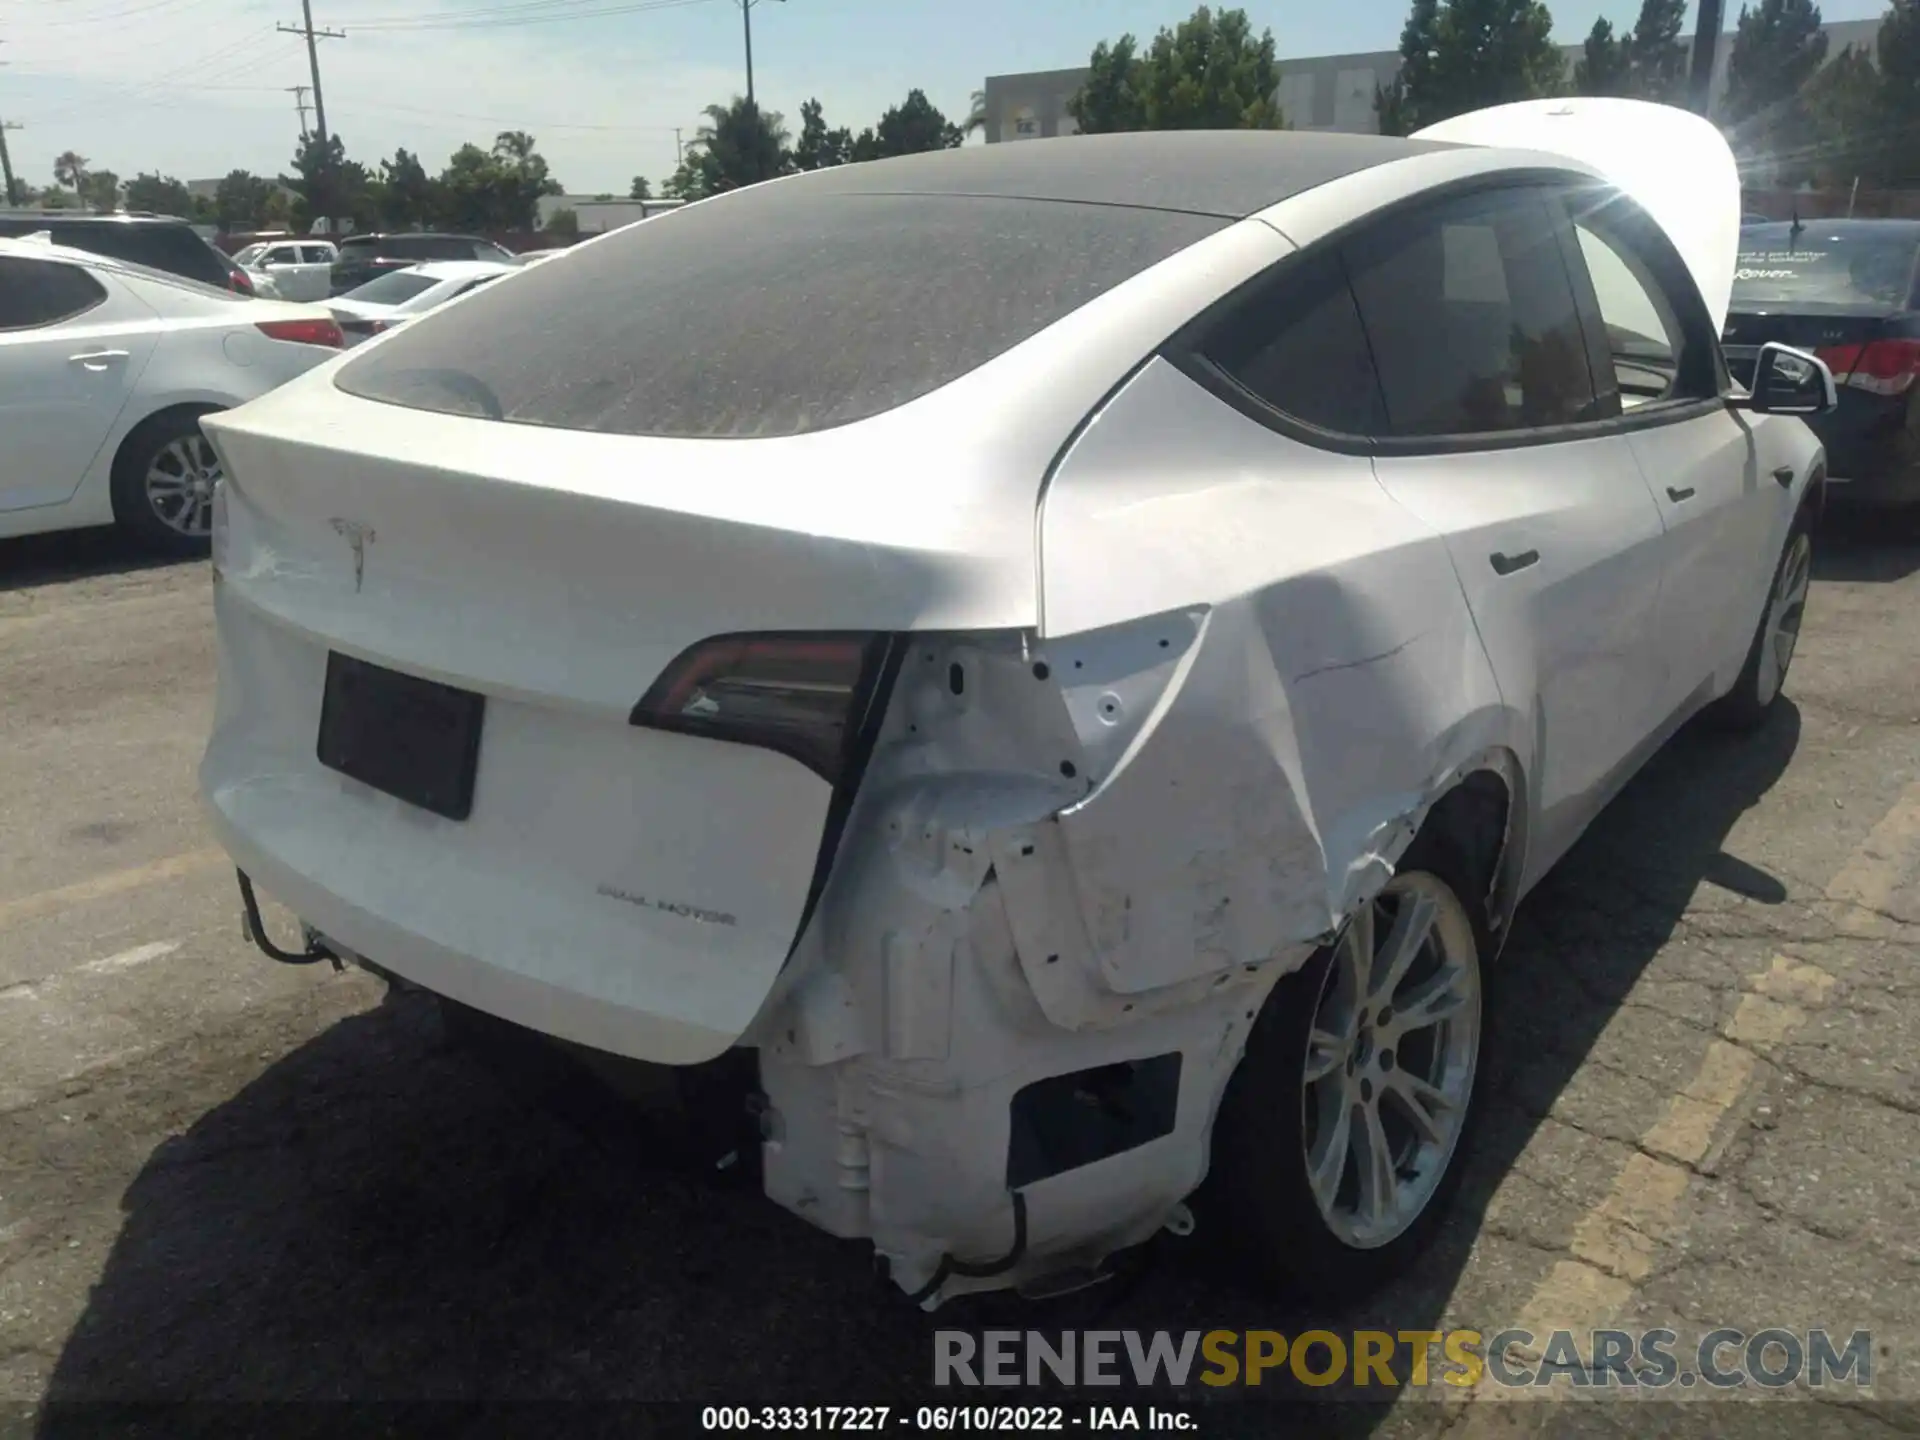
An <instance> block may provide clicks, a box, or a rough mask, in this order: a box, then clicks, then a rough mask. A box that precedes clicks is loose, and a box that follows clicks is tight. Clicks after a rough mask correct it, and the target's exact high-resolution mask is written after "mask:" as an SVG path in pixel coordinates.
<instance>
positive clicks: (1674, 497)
mask: <svg viewBox="0 0 1920 1440" xmlns="http://www.w3.org/2000/svg"><path fill="white" fill-rule="evenodd" d="M1667 498H1668V499H1669V500H1671V501H1673V503H1674V504H1676V505H1678V504H1679V503H1680V502H1681V501H1682V500H1691V499H1692V498H1693V486H1691V485H1669V486H1667Z"/></svg>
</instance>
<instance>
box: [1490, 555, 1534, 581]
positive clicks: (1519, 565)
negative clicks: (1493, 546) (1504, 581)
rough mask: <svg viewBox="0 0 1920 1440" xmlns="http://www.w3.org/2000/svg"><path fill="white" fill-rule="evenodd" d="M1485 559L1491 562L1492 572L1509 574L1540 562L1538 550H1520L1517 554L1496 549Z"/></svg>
mask: <svg viewBox="0 0 1920 1440" xmlns="http://www.w3.org/2000/svg"><path fill="white" fill-rule="evenodd" d="M1487 559H1488V560H1490V561H1492V562H1493V571H1494V574H1496V575H1511V574H1513V572H1514V571H1516V570H1524V569H1526V568H1527V567H1528V566H1529V565H1538V564H1539V563H1540V552H1539V551H1538V550H1522V551H1521V552H1520V553H1519V554H1518V555H1508V554H1506V553H1505V552H1504V551H1500V550H1496V551H1494V552H1493V554H1491V555H1489V556H1488V557H1487Z"/></svg>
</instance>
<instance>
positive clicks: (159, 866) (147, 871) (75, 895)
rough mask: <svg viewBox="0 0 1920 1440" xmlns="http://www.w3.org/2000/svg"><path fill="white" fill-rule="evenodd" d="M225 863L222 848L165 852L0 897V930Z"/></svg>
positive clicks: (225, 859) (225, 857)
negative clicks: (32, 892)
mask: <svg viewBox="0 0 1920 1440" xmlns="http://www.w3.org/2000/svg"><path fill="white" fill-rule="evenodd" d="M229 863H231V862H230V861H228V859H227V855H226V852H225V851H224V850H216V849H206V850H189V851H187V852H186V853H185V854H181V855H169V856H167V857H166V858H165V859H163V860H153V861H149V862H148V863H147V864H145V865H135V866H133V867H132V868H131V869H127V870H115V871H112V872H111V873H109V874H106V875H96V876H94V877H93V878H92V879H91V880H80V881H76V882H75V883H74V884H72V885H63V886H61V887H60V888H59V889H58V890H42V891H41V892H40V893H39V894H38V895H23V896H21V897H20V898H19V899H18V900H0V930H4V929H5V928H6V927H7V926H9V925H14V924H18V923H19V922H20V921H22V920H34V919H38V918H39V917H40V916H42V915H51V914H54V913H56V912H57V911H61V910H67V909H71V908H72V907H73V906H75V905H85V904H86V903H87V902H89V901H92V900H104V899H106V898H107V897H108V896H110V895H120V894H124V893H125V892H127V891H129V890H138V889H139V888H140V887H141V886H143V885H152V884H156V883H157V882H159V881H162V880H177V879H179V878H180V877H181V876H183V875H191V874H193V873H194V872H195V871H196V870H205V869H209V868H211V867H212V866H214V865H221V864H229Z"/></svg>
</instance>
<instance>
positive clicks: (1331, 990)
mask: <svg viewBox="0 0 1920 1440" xmlns="http://www.w3.org/2000/svg"><path fill="white" fill-rule="evenodd" d="M1486 889H1487V887H1486V885H1485V884H1484V883H1482V882H1481V881H1480V880H1479V878H1478V877H1477V875H1476V873H1475V867H1474V866H1473V865H1471V864H1469V863H1467V861H1466V860H1465V857H1463V856H1461V855H1459V854H1458V853H1457V852H1456V850H1455V849H1454V848H1453V847H1452V846H1451V845H1450V844H1449V843H1448V842H1446V841H1444V840H1442V839H1441V838H1439V837H1437V836H1434V835H1422V836H1420V837H1419V838H1418V839H1416V840H1415V841H1414V844H1413V845H1412V846H1411V847H1410V848H1409V850H1408V852H1407V854H1406V856H1405V857H1403V859H1402V860H1401V863H1400V867H1399V869H1398V870H1397V872H1396V873H1395V875H1394V877H1393V879H1392V880H1391V881H1389V882H1388V884H1387V886H1386V887H1385V888H1384V889H1383V890H1382V891H1381V894H1380V896H1379V898H1377V899H1376V900H1375V901H1374V902H1373V903H1372V904H1371V905H1370V906H1369V907H1368V910H1367V911H1366V912H1363V914H1365V915H1366V916H1367V917H1368V918H1369V919H1370V921H1371V930H1372V936H1371V938H1372V940H1373V944H1374V953H1375V955H1376V956H1384V955H1385V954H1386V952H1387V947H1388V946H1389V945H1390V943H1391V942H1393V941H1394V940H1395V939H1396V938H1397V937H1396V933H1395V922H1396V921H1397V920H1398V919H1399V918H1400V917H1401V916H1403V915H1405V916H1407V917H1408V918H1409V919H1410V920H1412V919H1413V918H1414V917H1415V916H1417V915H1418V914H1420V913H1423V912H1424V913H1426V914H1428V915H1429V916H1430V922H1429V924H1430V929H1429V930H1428V932H1426V933H1427V939H1426V940H1425V942H1423V943H1421V944H1420V945H1418V946H1417V948H1415V949H1414V950H1413V954H1412V956H1411V959H1410V961H1409V962H1408V963H1406V964H1404V965H1403V966H1402V967H1401V970H1400V976H1399V979H1398V982H1397V984H1394V985H1393V988H1392V989H1391V990H1390V991H1389V992H1387V995H1385V996H1383V995H1382V994H1380V993H1375V994H1374V995H1373V996H1372V997H1370V1000H1369V1003H1366V1004H1364V1005H1362V1006H1360V1007H1358V1013H1357V1014H1356V1007H1355V1006H1354V1005H1353V1002H1352V994H1353V989H1354V981H1355V980H1356V978H1357V973H1358V972H1357V971H1356V969H1355V968H1354V967H1353V966H1352V964H1351V961H1352V960H1353V959H1354V957H1355V956H1356V955H1357V954H1358V951H1359V947H1360V946H1361V945H1363V944H1364V943H1365V941H1366V939H1367V938H1368V935H1367V928H1366V927H1365V926H1364V925H1363V923H1362V920H1361V918H1360V917H1358V916H1356V918H1355V920H1354V921H1353V923H1351V924H1350V925H1349V926H1348V928H1347V930H1346V932H1345V933H1344V934H1343V935H1342V937H1341V939H1340V940H1339V941H1337V942H1336V943H1335V944H1334V945H1333V946H1331V947H1329V948H1327V949H1325V950H1322V951H1320V952H1319V953H1317V954H1316V955H1315V956H1314V957H1313V959H1312V960H1310V961H1309V962H1308V963H1307V964H1306V965H1305V966H1304V967H1302V969H1300V970H1299V971H1298V972H1296V973H1295V974H1293V975H1290V976H1288V977H1287V978H1286V979H1284V980H1282V981H1281V982H1280V983H1279V984H1278V985H1277V986H1275V987H1274V989H1273V991H1272V993H1271V994H1270V995H1269V996H1268V997H1267V1002H1266V1005H1265V1007H1264V1008H1263V1009H1262V1011H1261V1013H1260V1015H1259V1017H1258V1019H1256V1020H1255V1022H1254V1026H1253V1030H1252V1033H1251V1034H1250V1035H1249V1036H1248V1040H1247V1049H1246V1054H1245V1057H1244V1058H1243V1059H1242V1060H1241V1062H1240V1066H1239V1068H1238V1069H1237V1070H1236V1071H1235V1073H1234V1076H1233V1078H1232V1080H1231V1081H1230V1082H1229V1083H1228V1086H1227V1092H1226V1095H1225V1097H1224V1098H1223V1100H1222V1102H1221V1107H1220V1113H1219V1115H1218V1117H1217V1118H1216V1120H1215V1123H1214V1134H1213V1156H1212V1163H1211V1167H1210V1169H1209V1172H1208V1179H1207V1183H1206V1185H1205V1186H1204V1187H1203V1189H1202V1193H1201V1195H1200V1196H1199V1197H1198V1199H1199V1202H1200V1205H1201V1207H1202V1209H1203V1210H1204V1211H1205V1212H1206V1213H1207V1226H1208V1228H1209V1229H1211V1230H1215V1231H1217V1232H1218V1233H1220V1234H1222V1235H1223V1236H1224V1238H1225V1243H1226V1244H1227V1245H1228V1246H1229V1247H1230V1248H1231V1249H1232V1251H1233V1252H1234V1253H1233V1257H1232V1258H1233V1259H1234V1260H1235V1262H1237V1263H1238V1264H1239V1265H1241V1266H1243V1267H1246V1268H1249V1269H1251V1270H1253V1271H1255V1272H1256V1273H1258V1274H1260V1275H1262V1276H1264V1277H1265V1278H1266V1279H1267V1280H1268V1281H1270V1282H1271V1283H1273V1284H1275V1285H1277V1286H1279V1287H1281V1288H1283V1289H1286V1290H1290V1291H1293V1292H1295V1293H1297V1294H1300V1295H1302V1296H1304V1297H1306V1298H1309V1299H1311V1300H1313V1301H1315V1302H1316V1303H1319V1304H1321V1305H1324V1306H1327V1307H1329V1308H1338V1309H1344V1308H1347V1307H1349V1306H1351V1305H1353V1304H1354V1303H1356V1302H1358V1301H1360V1300H1361V1299H1363V1298H1364V1297H1365V1296H1367V1295H1368V1294H1370V1293H1371V1292H1373V1291H1374V1290H1376V1289H1378V1288H1379V1287H1380V1286H1381V1285H1383V1284H1385V1283H1387V1282H1388V1281H1389V1280H1392V1279H1394V1278H1395V1277H1396V1276H1398V1275H1400V1274H1401V1273H1402V1272H1403V1271H1405V1270H1406V1268H1407V1267H1408V1266H1409V1265H1410V1264H1411V1263H1412V1262H1413V1261H1414V1260H1415V1259H1416V1258H1417V1257H1418V1256H1419V1255H1420V1254H1421V1253H1422V1252H1423V1251H1424V1250H1425V1249H1426V1248H1427V1246H1428V1244H1429V1242H1430V1241H1431V1240H1432V1238H1433V1234H1434V1232H1435V1230H1436V1229H1437V1228H1438V1226H1439V1225H1440V1223H1441V1222H1442V1220H1443V1219H1444V1218H1445V1215H1446V1211H1447V1208H1448V1206H1449V1204H1450V1203H1451V1201H1452V1198H1453V1195H1454V1192H1455V1191H1456V1190H1457V1189H1458V1188H1459V1184H1460V1177H1461V1175H1462V1173H1463V1170H1464V1157H1465V1154H1466V1152H1467V1148H1468V1147H1467V1141H1468V1139H1469V1136H1470V1132H1471V1130H1472V1128H1473V1126H1474V1124H1475V1123H1476V1122H1477V1121H1478V1118H1479V1112H1478V1107H1477V1103H1476V1101H1477V1096H1478V1093H1479V1088H1480V1083H1481V1079H1482V1077H1483V1076H1484V1074H1485V1072H1486V1068H1487V1066H1486V1055H1485V1052H1486V1035H1487V1018H1488V1010H1487V1006H1486V1003H1485V994H1486V983H1485V975H1486V967H1485V966H1484V965H1483V963H1482V962H1483V959H1485V958H1486V957H1491V956H1492V955H1493V954H1494V953H1495V952H1494V946H1493V940H1492V937H1491V934H1490V932H1489V930H1488V926H1487V918H1486V909H1485V904H1484V901H1483V900H1481V899H1480V898H1479V897H1481V896H1484V895H1485V893H1486ZM1412 905H1418V906H1419V907H1420V909H1419V910H1418V911H1415V910H1411V909H1409V907H1410V906H1412ZM1435 942H1437V943H1435ZM1443 973H1445V974H1450V975H1452V976H1453V980H1452V981H1451V982H1446V981H1443V980H1442V978H1441V977H1442V974H1443ZM1448 994H1451V995H1452V996H1453V998H1454V1001H1455V1007H1454V1008H1453V1009H1452V1010H1451V1012H1450V1013H1449V1014H1448V1015H1447V1016H1446V1018H1444V1019H1442V1020H1440V1021H1439V1023H1437V1024H1432V1025H1428V1026H1416V1027H1414V1028H1413V1029H1412V1030H1410V1031H1407V1032H1401V1031H1400V1030H1399V1028H1398V1026H1397V1025H1393V1020H1394V1016H1393V1015H1392V1009H1393V1007H1392V1005H1391V1004H1389V1005H1388V1006H1387V1007H1386V1011H1385V1012H1384V1013H1386V1014H1387V1016H1388V1025H1389V1026H1391V1028H1384V1027H1382V1026H1381V1025H1380V1024H1379V1023H1378V1019H1379V1016H1380V1015H1381V1014H1382V1013H1383V1012H1382V1010H1381V1006H1380V1003H1379V1002H1380V1001H1381V999H1383V998H1389V997H1390V998H1391V999H1392V1000H1397V1001H1399V1002H1401V1003H1402V1004H1403V1005H1404V1004H1405V1003H1406V1002H1408V1001H1409V1000H1413V999H1416V998H1429V999H1438V997H1440V996H1442V995H1448ZM1343 1019H1344V1020H1346V1021H1348V1022H1353V1021H1359V1022H1361V1023H1357V1024H1354V1023H1346V1024H1341V1023H1338V1022H1340V1021H1341V1020H1343ZM1330 1021H1331V1022H1335V1023H1331V1024H1330V1023H1329V1022H1330ZM1336 1034H1337V1035H1340V1036H1341V1040H1340V1042H1339V1043H1333V1044H1329V1043H1326V1041H1327V1040H1328V1039H1329V1038H1330V1037H1331V1036H1332V1035H1336ZM1388 1042H1391V1043H1388ZM1396 1049H1397V1050H1398V1052H1399V1053H1397V1054H1396V1053H1395V1050H1396ZM1310 1059H1311V1061H1312V1062H1313V1065H1314V1067H1315V1069H1321V1068H1322V1067H1327V1066H1330V1067H1331V1068H1330V1069H1327V1070H1326V1072H1325V1074H1324V1076H1323V1077H1322V1078H1319V1079H1312V1080H1310V1079H1309V1075H1308V1062H1309V1060H1310ZM1423 1073H1424V1075H1425V1076H1426V1077H1428V1078H1431V1079H1435V1080H1437V1081H1438V1088H1439V1091H1440V1092H1441V1093H1444V1094H1445V1095H1446V1096H1448V1097H1449V1101H1448V1103H1447V1104H1446V1105H1443V1106H1439V1107H1431V1106H1430V1105H1423V1106H1422V1107H1421V1113H1424V1114H1427V1115H1428V1116H1429V1117H1430V1120H1431V1123H1432V1124H1433V1127H1434V1128H1435V1129H1436V1130H1438V1131H1441V1132H1443V1133H1442V1134H1441V1135H1440V1137H1439V1138H1438V1139H1427V1140H1422V1139H1421V1138H1420V1136H1419V1135H1418V1133H1417V1132H1416V1130H1415V1128H1414V1125H1413V1123H1412V1117H1413V1114H1414V1113H1415V1112H1414V1109H1413V1108H1412V1107H1411V1105H1410V1103H1409V1102H1407V1101H1405V1100H1404V1099H1403V1098H1402V1097H1403V1096H1404V1095H1405V1094H1406V1091H1405V1090H1404V1089H1403V1088H1401V1087H1403V1086H1404V1085H1405V1083H1406V1080H1407V1079H1408V1078H1409V1077H1410V1078H1412V1079H1414V1080H1419V1079H1421V1078H1422V1076H1423ZM1389 1097H1391V1098H1389ZM1343 1108H1344V1111H1345V1118H1346V1123H1347V1126H1348V1129H1347V1132H1346V1136H1347V1138H1346V1144H1345V1147H1344V1149H1341V1147H1340V1146H1339V1145H1338V1144H1337V1143H1335V1142H1334V1141H1333V1139H1332V1137H1334V1136H1336V1135H1338V1134H1339V1131H1338V1130H1337V1128H1329V1127H1337V1126H1338V1125H1339V1123H1340V1121H1339V1119H1337V1118H1336V1117H1338V1116H1340V1114H1341V1111H1342V1109H1343ZM1364 1116H1375V1117H1378V1120H1379V1127H1378V1129H1375V1128H1374V1126H1373V1125H1371V1124H1367V1123H1365V1122H1364V1121H1363V1119H1362V1117H1364ZM1369 1134H1381V1135H1384V1136H1385V1137H1386V1142H1387V1143H1386V1144H1385V1145H1384V1146H1383V1147H1382V1151H1383V1153H1385V1154H1387V1155H1388V1156H1393V1155H1395V1154H1396V1153H1397V1154H1398V1155H1399V1156H1400V1160H1399V1164H1398V1165H1397V1166H1396V1167H1395V1169H1394V1172H1393V1183H1392V1184H1391V1185H1390V1186H1388V1187H1385V1189H1386V1190H1387V1192H1388V1193H1390V1194H1393V1195H1397V1196H1398V1197H1399V1200H1398V1204H1397V1206H1394V1207H1384V1206H1383V1207H1381V1211H1380V1213H1379V1215H1378V1216H1376V1217H1370V1216H1369V1215H1368V1214H1366V1213H1364V1212H1365V1207H1366V1202H1367V1201H1368V1199H1369V1197H1370V1196H1371V1195H1379V1194H1380V1193H1381V1187H1379V1185H1378V1182H1377V1181H1375V1180H1372V1179H1371V1178H1370V1177H1371V1174H1372V1172H1371V1169H1370V1167H1368V1166H1367V1165H1366V1164H1365V1159H1366V1156H1367V1154H1368V1150H1367V1147H1366V1144H1365V1140H1364V1139H1363V1138H1362V1137H1364V1136H1367V1135H1369ZM1323 1136H1325V1137H1327V1138H1326V1139H1324V1140H1323ZM1336 1153H1337V1155H1338V1159H1337V1164H1331V1165H1327V1166H1325V1167H1324V1168H1323V1170H1322V1173H1323V1175H1327V1176H1332V1177H1333V1179H1332V1182H1331V1183H1323V1184H1322V1185H1321V1186H1320V1187H1319V1189H1318V1190H1316V1186H1315V1183H1314V1177H1313V1170H1312V1167H1313V1161H1314V1160H1315V1159H1321V1158H1324V1159H1325V1160H1328V1161H1332V1160H1334V1159H1335V1157H1336ZM1416 1166H1417V1167H1418V1168H1417V1173H1416V1175H1415V1176H1412V1177H1409V1176H1407V1175H1406V1173H1405V1172H1406V1170H1407V1169H1408V1168H1409V1167H1416ZM1323 1195H1324V1196H1326V1197H1327V1198H1325V1199H1323V1198H1322V1196H1323ZM1382 1198H1384V1196H1383V1197H1382Z"/></svg>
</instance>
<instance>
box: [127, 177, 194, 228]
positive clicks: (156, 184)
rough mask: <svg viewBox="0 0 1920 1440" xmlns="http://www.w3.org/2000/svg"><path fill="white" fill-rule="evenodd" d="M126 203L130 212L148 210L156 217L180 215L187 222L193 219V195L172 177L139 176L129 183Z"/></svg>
mask: <svg viewBox="0 0 1920 1440" xmlns="http://www.w3.org/2000/svg"><path fill="white" fill-rule="evenodd" d="M126 202H127V208H128V209H129V210H146V211H150V212H152V213H153V214H155V215H178V216H179V217H180V218H181V219H183V220H187V219H191V218H192V217H193V194H192V192H191V191H189V190H188V189H187V187H186V185H185V184H183V183H182V182H181V181H179V180H176V179H174V178H173V176H171V175H149V174H145V173H142V174H139V175H136V176H134V177H133V178H132V179H131V180H129V181H127V185H126Z"/></svg>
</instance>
